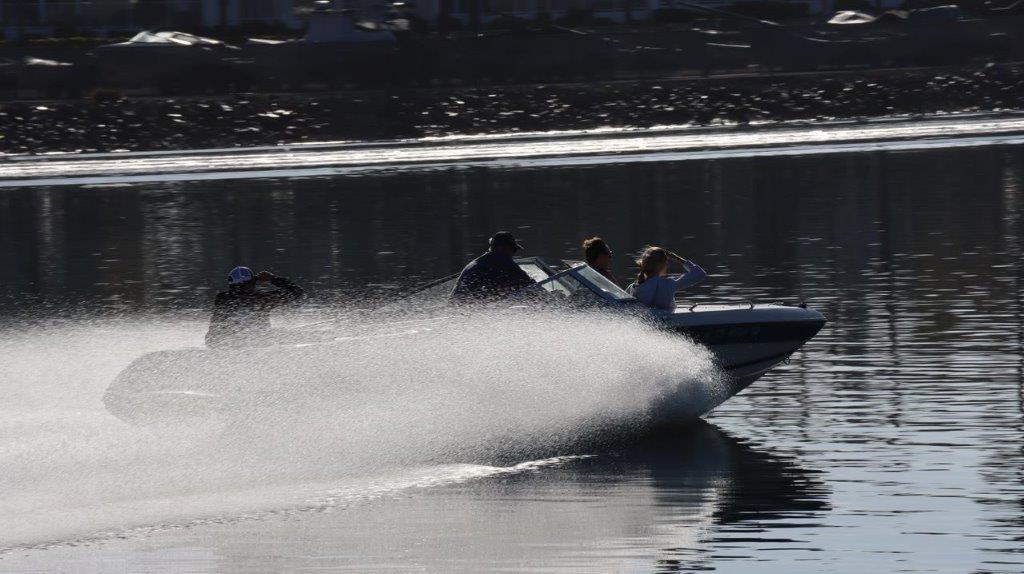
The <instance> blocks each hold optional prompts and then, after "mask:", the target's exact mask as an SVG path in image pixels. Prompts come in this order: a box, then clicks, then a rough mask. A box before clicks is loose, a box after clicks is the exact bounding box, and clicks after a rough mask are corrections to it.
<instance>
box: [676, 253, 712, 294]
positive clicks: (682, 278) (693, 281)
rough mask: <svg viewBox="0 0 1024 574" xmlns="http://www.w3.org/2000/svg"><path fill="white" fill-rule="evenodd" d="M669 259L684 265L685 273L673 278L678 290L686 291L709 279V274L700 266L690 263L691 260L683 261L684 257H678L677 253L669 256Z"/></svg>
mask: <svg viewBox="0 0 1024 574" xmlns="http://www.w3.org/2000/svg"><path fill="white" fill-rule="evenodd" d="M669 257H671V258H672V259H675V260H676V261H678V262H679V263H680V264H682V266H683V269H684V271H685V272H684V273H682V274H681V275H676V276H673V277H671V279H672V280H673V281H675V282H676V289H686V288H688V287H693V286H694V285H697V284H698V283H700V282H701V281H703V280H704V279H706V278H707V276H708V274H707V273H706V272H705V271H704V269H703V268H701V266H700V265H697V264H696V263H694V262H693V261H690V260H689V259H683V258H682V257H680V256H678V255H676V254H675V253H671V254H669Z"/></svg>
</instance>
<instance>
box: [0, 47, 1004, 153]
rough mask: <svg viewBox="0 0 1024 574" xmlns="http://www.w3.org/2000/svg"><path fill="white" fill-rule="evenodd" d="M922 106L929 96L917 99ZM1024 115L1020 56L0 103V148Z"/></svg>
mask: <svg viewBox="0 0 1024 574" xmlns="http://www.w3.org/2000/svg"><path fill="white" fill-rule="evenodd" d="M922 102H927V103H922ZM1016 110H1024V64H1019V63H1014V64H1003V65H990V66H983V67H978V66H967V67H953V68H948V67H947V68H938V69H936V68H913V69H890V70H864V71H860V72H857V71H849V70H847V71H843V72H823V73H810V74H808V73H797V74H778V75H764V74H753V75H748V74H735V75H723V76H715V77H709V78H683V77H680V78H670V79H665V78H663V79H660V80H635V81H615V82H599V83H594V84H553V85H546V84H537V85H512V86H483V87H461V88H451V87H446V88H426V89H416V90H409V89H404V90H375V91H370V92H366V91H363V92H334V93H302V94H237V95H227V96H208V97H188V98H157V97H145V98H140V97H129V98H109V99H108V98H103V97H96V98H93V99H91V100H65V101H45V102H44V101H18V102H4V103H0V153H3V154H7V155H24V154H45V153H53V152H71V153H82V152H85V153H88V152H111V151H126V150H131V151H183V150H191V149H211V148H227V149H232V148H245V147H254V146H280V145H300V144H303V143H310V142H323V141H381V140H405V139H421V138H438V137H449V136H472V135H488V134H502V135H506V136H514V135H515V134H517V133H524V132H553V131H567V130H595V129H602V128H616V129H629V128H652V127H657V126H727V125H736V124H738V125H744V124H755V123H756V124H764V125H785V124H786V123H787V122H800V121H810V122H822V121H843V120H862V119H865V118H886V117H890V118H891V117H918V116H929V115H942V114H949V113H954V112H961V113H963V112H967V113H996V114H998V113H1002V112H1010V111H1016Z"/></svg>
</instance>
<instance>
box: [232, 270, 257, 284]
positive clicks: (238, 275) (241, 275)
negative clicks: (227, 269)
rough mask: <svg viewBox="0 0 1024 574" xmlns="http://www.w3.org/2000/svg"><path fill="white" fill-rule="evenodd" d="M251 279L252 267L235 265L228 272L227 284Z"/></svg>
mask: <svg viewBox="0 0 1024 574" xmlns="http://www.w3.org/2000/svg"><path fill="white" fill-rule="evenodd" d="M250 281H252V269H249V268H248V267H235V268H234V269H232V270H231V273H228V285H241V284H242V283H248V282H250Z"/></svg>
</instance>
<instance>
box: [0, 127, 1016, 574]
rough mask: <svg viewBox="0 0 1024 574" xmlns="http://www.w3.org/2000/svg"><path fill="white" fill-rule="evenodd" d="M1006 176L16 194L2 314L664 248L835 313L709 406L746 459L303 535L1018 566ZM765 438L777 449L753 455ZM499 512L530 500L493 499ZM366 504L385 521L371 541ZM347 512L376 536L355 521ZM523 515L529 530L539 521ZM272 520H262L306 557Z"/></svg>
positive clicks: (937, 157)
mask: <svg viewBox="0 0 1024 574" xmlns="http://www.w3.org/2000/svg"><path fill="white" fill-rule="evenodd" d="M1022 173H1024V148H1021V147H1004V148H988V149H978V150H968V149H961V150H946V151H929V152H915V153H901V154H896V153H885V154H859V155H849V156H829V157H791V158H760V159H732V160H724V161H707V162H687V163H678V164H670V163H665V164H643V165H639V164H630V165H592V166H588V167H585V168H584V167H564V168H558V169H553V168H552V169H543V170H539V169H522V170H488V169H468V170H452V171H449V172H431V173H426V174H410V173H403V174H393V175H381V176H374V177H352V178H333V179H304V180H291V181H289V180H278V181H244V182H241V181H240V182H206V183H197V184H179V185H178V186H176V187H169V186H166V185H161V186H139V187H128V188H90V189H84V188H83V189H70V188H61V189H15V190H8V191H5V192H4V193H3V194H0V268H2V269H4V281H3V282H2V283H0V316H10V315H11V314H12V313H15V312H19V311H23V310H25V309H32V308H36V309H38V308H39V307H38V306H40V305H46V304H53V303H56V304H60V303H63V302H66V301H72V302H75V303H85V304H88V305H89V306H91V307H93V308H128V309H136V310H146V311H149V310H160V309H168V308H182V307H186V308H192V307H194V308H204V307H206V306H207V305H208V304H209V299H210V297H211V293H210V291H211V290H212V289H215V288H217V287H219V283H220V278H221V277H222V276H223V274H224V271H225V270H226V269H228V268H230V267H231V266H232V265H234V264H235V263H236V262H238V261H245V262H249V263H251V264H252V265H254V266H257V267H270V268H276V269H278V270H281V271H282V272H286V273H288V274H289V275H290V276H293V277H295V278H296V279H299V280H301V281H303V282H304V283H305V284H307V285H310V286H311V288H312V290H314V291H318V292H320V293H326V294H328V296H331V297H333V296H338V297H342V298H347V299H355V298H356V297H357V295H358V294H360V293H363V292H365V291H366V290H367V286H368V285H370V286H371V287H370V288H369V289H370V290H371V291H377V292H386V291H387V288H388V287H393V286H396V285H397V286H401V285H407V284H412V283H416V282H418V281H420V280H422V279H426V278H433V277H437V276H442V275H446V274H448V273H451V272H452V271H454V270H456V269H458V268H459V267H461V265H462V264H463V262H464V261H465V260H466V259H468V258H469V257H471V256H473V255H474V254H475V253H476V252H477V251H479V250H481V249H482V248H483V244H484V242H485V240H486V237H488V236H489V234H490V233H491V232H493V231H494V230H495V229H498V228H506V229H511V230H514V231H516V232H517V235H520V236H522V237H523V239H524V241H525V243H526V244H527V246H528V249H529V252H530V253H533V254H543V255H550V256H553V257H578V242H579V241H580V240H581V239H582V238H583V237H585V236H588V235H591V234H600V235H602V236H603V237H605V238H606V239H608V240H609V242H610V243H611V245H612V247H613V249H614V250H615V252H616V253H619V254H623V253H626V252H629V251H631V250H634V249H637V248H639V247H640V246H641V245H643V244H645V243H659V244H667V245H670V246H672V247H674V248H677V249H678V250H680V251H682V252H684V254H685V255H689V256H692V257H693V258H695V259H697V260H698V261H699V262H700V263H701V265H702V266H703V267H704V268H705V269H707V270H708V271H709V272H710V273H712V279H711V280H710V281H709V282H707V283H706V284H705V285H702V286H701V287H699V288H698V289H696V290H694V292H693V293H691V294H690V297H691V298H692V299H693V300H696V301H711V300H730V299H734V300H741V299H755V300H795V299H807V300H808V301H809V302H810V304H811V305H812V306H814V307H815V308H817V309H820V310H822V311H823V312H824V313H825V314H826V315H827V316H828V317H829V319H830V323H829V324H828V325H827V326H826V328H825V329H824V330H823V331H822V332H821V333H820V334H819V336H818V337H817V338H815V340H814V341H813V342H812V344H810V345H808V346H807V347H805V349H804V350H803V351H802V352H801V353H799V354H798V355H796V356H795V357H794V358H793V362H792V364H791V365H790V366H789V367H787V368H782V369H779V370H778V371H777V372H773V373H772V374H770V375H769V376H767V377H765V378H764V379H762V380H761V381H759V382H758V383H757V384H755V385H754V386H753V387H751V388H750V389H749V390H748V391H746V392H745V393H743V394H742V395H740V396H738V397H736V398H735V399H732V400H730V401H729V402H727V403H726V404H725V405H724V406H723V407H722V408H721V409H719V410H718V411H717V412H716V413H715V414H714V415H713V416H712V419H711V420H712V421H713V422H714V423H715V424H717V425H720V426H721V427H722V428H726V429H728V430H729V432H731V433H734V434H736V435H737V436H743V437H749V439H751V440H753V441H755V442H756V443H757V444H761V445H765V447H764V448H760V447H758V448H754V449H747V450H744V449H746V447H744V446H743V442H744V441H738V442H739V443H740V444H739V446H737V444H736V443H737V441H735V440H731V441H730V439H722V438H720V437H717V435H714V433H713V432H711V431H707V430H704V431H701V432H699V433H697V435H696V436H705V438H704V439H702V440H703V441H704V442H705V443H707V444H710V445H715V444H719V445H721V444H725V445H726V446H720V447H714V448H711V449H710V451H709V450H707V449H705V450H703V451H701V450H698V451H696V452H698V455H695V456H696V458H693V459H688V458H686V456H687V455H686V454H685V453H686V452H687V449H688V448H691V447H690V446H687V444H688V443H687V440H688V439H686V438H680V439H679V440H681V441H682V443H676V444H675V446H671V447H666V449H662V450H658V448H654V450H653V451H651V450H649V449H648V450H644V451H642V453H641V454H634V455H630V456H632V457H633V458H630V456H627V455H626V454H625V453H620V454H618V455H614V456H610V457H602V458H599V459H595V460H593V461H590V462H587V463H581V465H580V466H577V467H573V468H572V469H565V470H563V471H558V472H556V473H553V474H550V475H545V476H544V477H535V478H523V479H522V480H520V481H519V482H517V483H516V484H514V485H511V486H510V490H508V491H500V490H496V489H495V487H494V486H493V485H476V486H466V487H460V488H452V489H448V490H444V491H442V492H438V493H434V494H431V495H429V496H424V497H419V496H417V497H413V498H411V499H410V500H407V501H403V502H397V503H394V504H392V503H388V504H386V505H382V506H380V507H374V509H373V510H372V511H370V510H367V511H365V512H363V511H359V510H355V511H353V512H352V513H349V512H348V511H346V512H338V513H332V516H330V517H326V518H315V519H314V518H310V519H309V520H310V521H311V522H310V526H309V527H308V528H306V527H305V526H304V527H303V528H304V532H305V533H306V534H304V536H308V537H309V540H310V542H309V548H306V549H305V550H304V551H306V550H308V551H309V552H311V553H312V554H311V555H313V554H315V553H316V552H318V551H320V552H325V550H324V548H336V549H338V553H339V554H344V553H345V552H349V553H351V555H352V556H356V557H360V558H362V559H364V560H366V561H367V562H372V561H373V560H374V559H375V558H376V559H379V560H380V561H381V563H383V562H386V561H387V560H390V559H392V558H393V556H392V555H391V554H388V553H387V552H385V551H384V550H381V554H375V555H372V556H371V555H367V554H365V553H362V554H361V553H360V552H361V551H362V549H364V548H366V547H367V545H369V546H371V547H373V544H376V543H373V542H372V540H374V539H373V538H372V536H392V538H389V539H388V540H390V542H389V543H388V544H391V545H392V547H395V546H401V544H402V541H403V540H407V539H408V537H415V536H423V535H424V532H426V533H428V535H430V533H432V532H435V531H437V532H441V534H438V536H439V538H437V539H436V544H437V545H439V546H442V545H443V546H444V547H445V548H449V549H451V548H455V549H456V551H457V552H459V553H461V554H459V556H462V557H464V558H465V559H466V560H467V561H469V562H467V563H472V564H473V565H477V566H479V565H481V564H482V563H483V561H487V560H490V559H491V558H492V557H493V560H495V561H496V563H506V562H501V561H502V560H506V561H508V562H507V563H511V561H513V560H514V559H517V558H521V557H522V556H523V555H524V554H526V555H528V556H529V555H533V556H535V557H536V560H535V562H534V563H536V564H542V565H548V564H564V565H568V566H572V565H582V566H580V567H583V568H585V567H587V566H588V565H593V564H600V565H602V566H604V565H610V566H609V568H607V569H615V565H616V564H620V562H614V561H615V560H622V561H623V562H621V563H622V564H628V565H630V566H633V565H636V564H641V566H639V567H636V568H635V569H639V570H648V569H651V568H652V567H661V568H665V569H669V568H675V567H678V568H681V569H684V570H685V569H687V568H689V569H696V568H704V567H719V566H722V565H723V564H727V565H728V568H729V569H730V570H736V571H743V570H749V571H758V572H761V571H765V570H767V569H770V567H769V564H767V563H765V562H749V563H748V562H746V560H748V558H749V557H751V556H756V557H758V558H765V559H766V560H769V561H773V562H772V564H775V565H776V569H777V570H780V571H786V569H785V565H791V564H795V563H796V562H793V561H794V560H812V561H814V560H820V561H822V562H820V563H818V562H815V564H817V565H819V566H822V567H824V566H825V565H827V566H828V567H829V568H830V569H834V570H845V571H850V572H862V571H868V570H871V569H876V570H892V569H894V567H895V566H894V564H895V563H896V562H897V561H898V565H897V566H898V567H899V568H900V569H903V570H907V571H950V572H964V571H992V572H1000V571H1002V572H1019V571H1020V570H1021V568H1022V567H1024V556H1022V555H1021V540H1024V522H1022V520H1021V518H1020V517H1021V514H1022V510H1024V453H1022V452H1021V450H1020V438H1021V433H1022V432H1024V353H1022V347H1024V182H1022V179H1021V178H1022V175H1021V174H1022ZM615 263H616V265H615V269H614V271H615V273H616V274H617V275H619V276H620V277H628V276H629V275H630V274H631V273H632V272H633V270H632V269H631V268H630V266H629V262H628V261H627V259H626V258H625V257H620V258H618V260H617V261H616V262H615ZM715 432H717V431H715ZM708 433H711V435H712V436H710V438H708V436H706V435H708ZM662 438H663V439H664V438H665V437H662ZM698 446H699V445H698ZM676 447H678V448H676ZM693 448H698V447H697V446H694V447H693ZM709 448H710V447H709ZM673 449H675V450H673ZM776 451H780V452H785V453H788V455H791V456H793V457H795V458H796V460H799V461H800V464H799V465H793V464H792V463H788V462H785V460H780V459H778V458H777V457H774V455H765V454H764V453H765V452H776ZM652 452H654V453H655V454H652ZM737 452H738V453H739V454H735V453H737ZM759 453H760V454H759ZM637 457H639V458H637ZM644 457H647V458H644ZM759 461H761V462H759ZM702 465H703V466H704V467H706V468H707V469H708V470H707V471H706V472H705V471H702V470H695V469H699V468H701V467H702ZM716 465H717V466H716ZM808 468H810V469H816V470H818V471H820V474H819V473H818V472H813V471H809V470H806V469H808ZM559 473H561V474H559ZM567 489H575V490H567ZM733 489H738V491H737V492H739V494H734V490H733ZM567 493H570V494H567ZM616 501H617V502H621V503H622V504H619V505H616ZM691 502H692V504H691ZM453 508H454V509H457V510H458V511H457V512H452V510H451V509H453ZM513 508H515V509H518V508H523V509H526V511H527V512H526V513H525V514H522V515H519V514H517V512H518V511H512V510H509V511H508V512H507V513H504V514H503V510H502V509H513ZM631 508H639V509H643V511H641V512H637V513H636V514H630V510H629V509H631ZM673 508H675V509H677V510H679V509H683V510H679V511H678V512H673V511H671V509H673ZM375 513H376V514H375ZM378 514H379V515H380V517H379V519H378ZM406 514H408V515H409V516H410V517H411V519H410V520H408V521H407V520H405V519H404V518H403V519H402V520H400V518H401V517H404V516H406ZM495 516H500V517H503V518H502V520H506V519H507V520H506V521H505V522H501V521H500V520H499V521H497V522H495V518H494V517H495ZM385 519H389V520H393V521H394V522H401V523H402V524H403V526H399V527H397V528H398V530H396V531H393V532H392V531H389V530H388V528H390V526H385V522H382V521H383V520H385ZM303 520H304V524H305V520H306V519H303ZM319 520H326V521H330V520H335V521H337V522H333V523H332V522H317V521H319ZM360 520H367V521H369V523H371V524H377V525H378V528H376V529H374V528H368V529H367V534H366V535H365V536H364V535H362V534H360V532H361V530H360V528H356V527H354V526H353V525H354V524H361V523H360V522H359V521H360ZM374 521H376V522H374ZM463 521H464V522H463ZM538 521H540V522H544V521H550V524H549V527H545V528H541V529H540V530H535V529H536V528H537V526H536V523H537V522H538ZM435 523H437V524H440V526H437V527H436V528H435ZM544 523H545V524H548V523H547V522H544ZM275 524H276V523H275ZM332 524H334V525H335V526H331V525H332ZM387 524H391V522H387ZM460 524H466V525H468V526H467V527H466V528H463V527H461V526H459V525H460ZM698 524H700V525H702V526H696V525H698ZM292 527H294V525H265V526H260V527H259V528H265V529H267V532H268V534H267V535H268V536H270V537H271V538H273V537H274V536H277V537H279V538H280V539H281V540H279V543H280V547H279V548H275V551H276V550H280V551H281V552H283V554H282V555H285V556H291V557H292V559H294V560H295V561H298V563H301V561H302V559H301V557H300V554H301V553H299V552H298V550H295V548H294V547H292V546H290V544H291V542H289V540H291V539H292V538H293V537H290V536H289V535H288V529H289V528H292ZM702 528H703V530H702ZM273 529H278V530H275V531H273V532H270V531H271V530H273ZM229 530H230V529H229ZM381 532H385V533H386V532H391V534H381ZM624 533H626V534H624ZM182 536H184V537H186V538H187V537H189V536H192V535H191V534H183V535H182ZM196 536H198V535H196ZM204 536H206V535H204ZM211 536H213V539H214V541H213V542H211V538H209V537H204V538H202V539H200V538H192V539H191V540H193V542H195V544H197V545H199V546H204V545H207V546H208V545H222V544H227V546H228V547H230V550H228V549H225V548H224V547H223V546H218V552H221V551H223V552H226V553H227V554H228V555H230V556H231V558H230V560H228V562H231V561H234V560H238V561H243V562H244V561H245V560H246V558H245V549H246V548H249V549H250V550H252V549H253V548H252V547H251V546H246V545H247V544H249V542H247V541H245V540H243V539H242V538H243V537H242V536H241V535H239V534H237V533H235V532H234V531H233V530H231V531H226V532H223V533H216V535H211ZM517 536H518V538H517ZM559 536H561V537H562V538H559ZM548 539H554V540H561V541H562V542H563V544H561V545H550V546H549V545H546V542H547V540H548ZM225 540H232V541H231V542H225ZM507 540H512V541H517V542H515V543H514V544H506V543H505V541H507ZM592 540H602V541H608V540H611V541H617V542H614V543H608V544H604V545H601V544H595V543H593V542H591V541H592ZM648 541H649V542H648ZM679 541H683V543H681V542H679ZM168 544H169V545H170V546H173V543H170V542H168ZM317 544H319V545H320V546H317ZM516 544H518V546H517V545H516ZM170 546H168V547H170ZM310 548H312V550H310ZM317 548H319V550H316V549H317ZM380 548H382V549H386V548H388V546H387V545H386V544H385V545H383V546H381V547H380ZM524 548H528V550H526V551H524ZM936 548H941V550H942V553H938V554H937V553H936V550H935V549H936ZM761 551H764V553H763V554H762V553H761ZM424 552H427V551H426V550H424ZM437 552H440V551H439V550H438V551H437ZM266 554H267V553H266V552H263V553H260V554H259V555H261V556H266ZM432 556H433V557H432V558H429V557H428V558H429V559H431V560H438V561H442V562H438V563H441V564H447V563H446V562H443V560H444V558H442V557H438V556H436V555H432ZM652 556H656V558H652ZM737 557H740V558H737ZM325 560H326V561H327V562H328V563H329V562H330V560H331V559H325ZM339 560H340V559H339ZM353 560H354V558H353ZM473 560H479V561H481V562H473ZM559 561H564V562H559ZM659 561H660V562H659ZM488 563H489V562H488ZM218 564H220V565H221V567H223V565H224V563H222V562H221V563H218ZM517 564H518V563H517ZM652 564H654V566H652ZM659 564H660V566H658V565H659ZM844 565H850V566H849V567H843V566H844ZM484 566H485V567H486V564H484ZM222 569H223V568H222ZM469 569H472V568H469Z"/></svg>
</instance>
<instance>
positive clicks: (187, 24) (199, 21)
mask: <svg viewBox="0 0 1024 574" xmlns="http://www.w3.org/2000/svg"><path fill="white" fill-rule="evenodd" d="M247 24H280V25H285V26H288V27H292V28H296V27H299V26H300V25H301V22H300V21H299V19H298V18H296V16H295V8H294V0H0V31H2V34H3V36H4V37H5V38H7V39H17V38H21V37H25V36H51V35H54V34H59V35H69V34H73V35H82V36H97V35H98V36H105V35H112V34H132V33H135V32H138V31H139V30H143V29H147V28H161V29H167V28H217V27H236V26H242V25H247Z"/></svg>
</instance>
